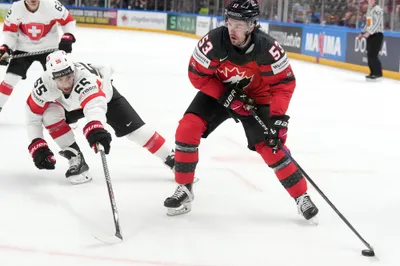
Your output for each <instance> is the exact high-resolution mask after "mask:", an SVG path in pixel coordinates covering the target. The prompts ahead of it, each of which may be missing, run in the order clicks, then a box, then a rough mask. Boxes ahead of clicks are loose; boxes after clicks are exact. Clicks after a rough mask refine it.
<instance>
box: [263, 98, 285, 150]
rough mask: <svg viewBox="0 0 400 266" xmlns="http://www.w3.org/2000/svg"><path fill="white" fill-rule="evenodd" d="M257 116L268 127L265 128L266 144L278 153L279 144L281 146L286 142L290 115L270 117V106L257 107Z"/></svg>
mask: <svg viewBox="0 0 400 266" xmlns="http://www.w3.org/2000/svg"><path fill="white" fill-rule="evenodd" d="M256 114H257V116H258V118H259V119H260V120H261V122H262V123H263V124H264V125H265V127H266V128H264V134H265V144H266V145H267V146H268V147H270V148H272V149H273V150H274V152H276V151H277V150H278V148H279V147H278V145H279V142H280V143H281V144H285V142H286V138H287V130H288V124H289V118H290V117H289V116H288V115H279V116H271V117H270V106H269V105H257V110H256ZM256 119H257V118H256Z"/></svg>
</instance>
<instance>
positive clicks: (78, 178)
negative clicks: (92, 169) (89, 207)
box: [68, 172, 93, 185]
mask: <svg viewBox="0 0 400 266" xmlns="http://www.w3.org/2000/svg"><path fill="white" fill-rule="evenodd" d="M68 179H69V182H70V183H71V184H72V185H79V184H84V183H87V182H90V181H92V180H93V179H92V177H91V176H90V175H89V173H88V172H83V173H82V174H80V175H73V176H70V177H68Z"/></svg>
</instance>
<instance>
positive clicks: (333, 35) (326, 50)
mask: <svg viewBox="0 0 400 266" xmlns="http://www.w3.org/2000/svg"><path fill="white" fill-rule="evenodd" d="M346 38H347V33H346V31H344V30H339V29H338V30H335V29H329V28H325V27H309V26H304V27H303V39H302V47H301V52H302V54H305V55H310V56H315V57H319V58H326V59H331V60H336V61H345V59H346V44H347V43H346Z"/></svg>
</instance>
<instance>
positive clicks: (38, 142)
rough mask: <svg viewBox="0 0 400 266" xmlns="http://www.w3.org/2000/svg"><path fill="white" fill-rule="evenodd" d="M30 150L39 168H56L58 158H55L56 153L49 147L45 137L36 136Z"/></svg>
mask: <svg viewBox="0 0 400 266" xmlns="http://www.w3.org/2000/svg"><path fill="white" fill-rule="evenodd" d="M28 150H29V153H30V154H31V156H32V158H33V162H34V163H35V166H36V167H37V168H39V169H47V170H53V169H54V168H55V165H56V159H55V158H54V153H53V152H52V151H51V150H50V149H49V147H48V145H47V142H46V141H45V140H44V139H40V138H36V139H34V140H32V142H31V144H30V145H29V147H28Z"/></svg>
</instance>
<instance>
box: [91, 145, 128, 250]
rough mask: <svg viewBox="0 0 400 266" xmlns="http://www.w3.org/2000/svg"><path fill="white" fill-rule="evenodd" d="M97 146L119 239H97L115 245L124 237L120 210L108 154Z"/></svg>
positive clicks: (101, 147) (116, 234)
mask: <svg viewBox="0 0 400 266" xmlns="http://www.w3.org/2000/svg"><path fill="white" fill-rule="evenodd" d="M96 146H97V150H98V151H99V152H100V156H101V162H102V163H103V170H104V176H105V178H106V184H107V189H108V196H109V197H110V203H111V210H112V213H113V218H114V225H115V236H116V237H117V238H118V239H111V240H106V241H105V240H102V239H100V238H97V237H96V238H97V239H98V240H100V241H102V242H105V243H107V244H114V243H118V242H121V241H122V240H123V237H122V234H121V227H120V225H119V215H118V210H117V204H116V203H115V198H114V190H113V188H112V184H111V178H110V172H109V171H108V164H107V158H106V153H105V152H104V147H103V146H102V145H101V144H97V145H96ZM115 240H117V241H115Z"/></svg>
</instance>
